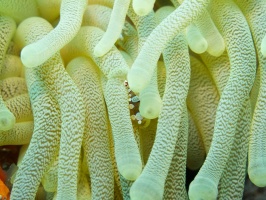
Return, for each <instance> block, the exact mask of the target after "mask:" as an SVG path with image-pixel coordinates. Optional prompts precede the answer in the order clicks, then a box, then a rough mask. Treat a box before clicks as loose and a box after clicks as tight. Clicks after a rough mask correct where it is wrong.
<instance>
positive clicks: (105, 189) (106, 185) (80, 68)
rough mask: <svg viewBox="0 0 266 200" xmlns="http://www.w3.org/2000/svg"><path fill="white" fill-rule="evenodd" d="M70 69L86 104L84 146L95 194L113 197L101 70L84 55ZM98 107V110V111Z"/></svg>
mask: <svg viewBox="0 0 266 200" xmlns="http://www.w3.org/2000/svg"><path fill="white" fill-rule="evenodd" d="M67 71H68V73H69V74H70V76H71V77H72V79H73V80H74V82H75V83H76V84H77V85H78V87H79V90H80V91H81V94H82V97H83V101H84V105H86V108H85V109H86V121H85V130H84V131H85V132H84V136H83V148H84V152H85V156H86V160H87V162H88V163H87V164H88V166H89V171H90V178H91V181H90V182H91V195H92V198H93V199H107V198H113V194H114V180H113V177H114V175H113V169H112V161H111V155H110V146H109V145H110V144H109V141H108V140H109V138H108V121H107V113H106V108H105V102H104V99H103V95H102V88H101V82H100V76H99V71H98V69H97V67H96V66H95V64H94V63H93V61H92V60H89V59H86V58H84V57H79V58H76V59H74V60H72V61H71V62H70V63H69V64H68V66H67ZM95 108H98V111H96V112H95Z"/></svg>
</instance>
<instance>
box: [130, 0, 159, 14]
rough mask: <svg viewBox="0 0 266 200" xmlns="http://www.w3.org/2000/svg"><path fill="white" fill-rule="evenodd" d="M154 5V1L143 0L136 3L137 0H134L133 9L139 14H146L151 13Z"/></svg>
mask: <svg viewBox="0 0 266 200" xmlns="http://www.w3.org/2000/svg"><path fill="white" fill-rule="evenodd" d="M153 5H154V4H153V3H148V2H146V1H143V2H141V3H138V2H137V3H136V1H133V9H134V11H135V13H136V14H137V15H139V16H145V15H147V14H149V13H150V12H151V11H152V9H153Z"/></svg>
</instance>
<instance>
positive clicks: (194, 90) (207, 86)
mask: <svg viewBox="0 0 266 200" xmlns="http://www.w3.org/2000/svg"><path fill="white" fill-rule="evenodd" d="M190 60H191V79H190V85H189V92H188V97H187V106H188V108H189V110H190V111H191V115H192V117H193V119H194V120H195V124H196V126H197V127H198V129H199V131H200V134H201V138H202V140H203V144H204V147H205V152H206V154H207V153H208V151H209V149H210V146H211V142H212V136H213V129H214V123H215V116H216V109H217V105H218V102H219V94H218V92H217V89H216V86H215V85H214V83H213V80H212V78H211V76H210V73H209V71H208V69H207V67H206V66H204V65H203V63H202V62H200V61H199V60H198V59H196V58H195V57H193V56H191V57H190ZM199 104H200V106H198V105H199Z"/></svg>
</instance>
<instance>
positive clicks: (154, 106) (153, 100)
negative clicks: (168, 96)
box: [139, 93, 162, 119]
mask: <svg viewBox="0 0 266 200" xmlns="http://www.w3.org/2000/svg"><path fill="white" fill-rule="evenodd" d="M161 109H162V100H161V98H160V96H159V95H156V94H150V93H145V96H142V95H141V99H140V106H139V111H140V114H141V116H143V117H145V118H147V119H155V118H157V117H158V116H159V114H160V112H161Z"/></svg>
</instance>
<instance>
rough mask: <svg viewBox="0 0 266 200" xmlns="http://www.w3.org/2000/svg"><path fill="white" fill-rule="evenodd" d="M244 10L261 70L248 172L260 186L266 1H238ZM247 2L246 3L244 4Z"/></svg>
mask: <svg viewBox="0 0 266 200" xmlns="http://www.w3.org/2000/svg"><path fill="white" fill-rule="evenodd" d="M236 2H237V3H238V5H239V6H240V8H241V9H242V10H243V12H244V14H245V16H246V18H247V21H248V23H249V26H250V29H251V32H252V34H253V37H254V43H255V47H256V50H257V54H258V67H259V70H260V73H259V75H260V78H259V79H260V87H259V93H258V99H257V103H256V106H255V110H254V114H253V119H252V124H251V132H250V134H251V136H250V137H251V138H250V140H249V158H248V159H249V163H248V174H249V177H250V179H251V181H252V182H253V183H254V184H256V185H257V186H259V187H265V186H266V180H265V178H266V156H265V153H266V148H265V143H266V136H265V121H266V115H265V98H266V97H265V92H266V91H265V84H266V81H265V77H266V59H265V57H264V55H263V52H261V51H260V43H261V44H262V45H263V42H264V41H263V40H264V38H263V35H264V34H265V32H266V22H265V20H264V19H265V17H266V14H265V11H264V10H265V8H266V3H265V2H264V1H250V2H246V1H245V2H241V1H237V0H236ZM244 3H246V4H244Z"/></svg>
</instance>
